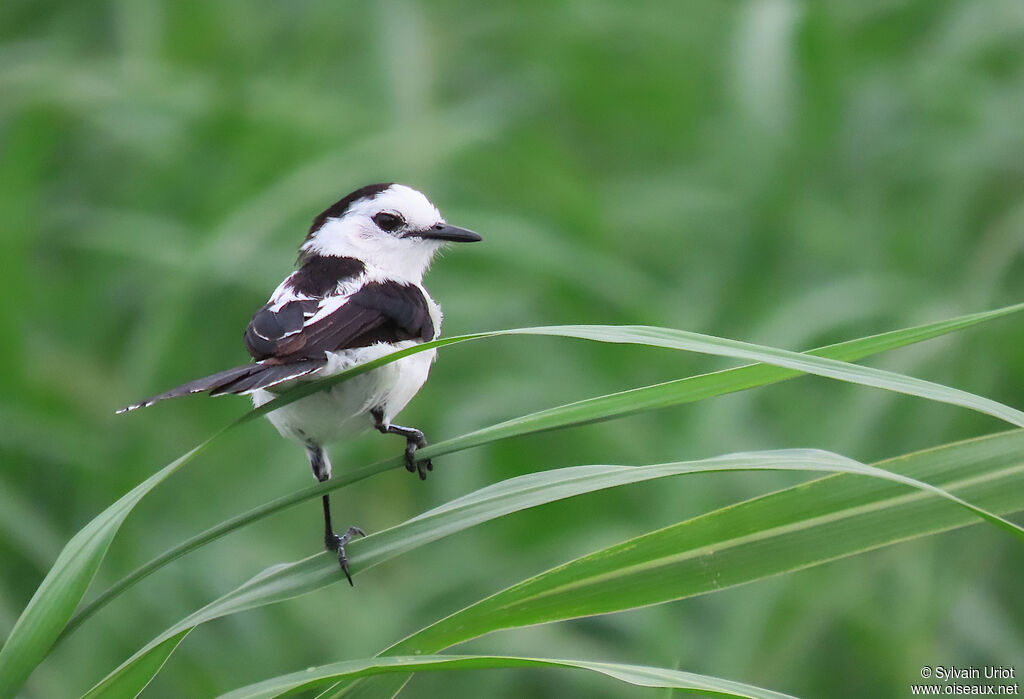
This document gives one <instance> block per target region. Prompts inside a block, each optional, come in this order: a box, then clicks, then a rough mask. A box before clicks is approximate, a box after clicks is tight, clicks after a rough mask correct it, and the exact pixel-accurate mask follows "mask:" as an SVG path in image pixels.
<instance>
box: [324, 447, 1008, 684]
mask: <svg viewBox="0 0 1024 699" xmlns="http://www.w3.org/2000/svg"><path fill="white" fill-rule="evenodd" d="M879 466H881V467H884V468H885V469H886V470H888V471H892V472H899V473H901V474H904V475H906V476H909V477H913V478H915V479H917V480H920V479H922V478H927V479H928V480H929V481H931V482H933V483H939V484H940V485H941V487H942V488H944V489H945V490H947V491H953V492H956V493H957V494H958V495H959V496H960V497H962V498H964V499H967V500H969V501H971V502H973V503H975V504H977V505H979V506H981V507H984V508H985V509H987V510H990V511H995V512H1001V513H1006V512H1012V511H1017V510H1020V509H1022V508H1024V431H1020V430H1015V431H1013V432H1008V433H1003V434H1000V435H993V436H990V437H984V438H980V439H974V440H969V441H966V442H960V443H957V444H952V445H947V446H944V447H939V448H936V449H929V450H926V451H923V452H917V453H914V454H908V455H906V456H902V457H898V458H896V459H891V460H888V461H884V462H881V463H880V464H879ZM972 519H973V516H972V515H970V514H969V513H968V512H967V511H966V510H965V509H963V508H951V507H948V506H947V505H946V503H944V502H942V501H941V500H940V499H938V498H934V497H930V496H929V495H928V494H926V493H925V492H924V491H917V492H907V491H906V489H905V488H902V487H901V486H899V485H896V484H893V483H887V482H884V481H882V480H879V479H870V480H869V479H852V478H850V477H849V476H848V475H835V476H829V477H826V478H822V479H818V480H816V481H812V482H810V483H805V484H802V485H799V486H796V487H793V488H789V489H786V490H782V491H778V492H776V493H772V494H770V495H766V496H762V497H759V498H756V499H754V500H749V501H747V502H744V503H740V504H737V505H733V506H731V507H727V508H724V509H721V510H716V511H714V512H710V513H708V514H705V515H701V516H699V517H695V518H693V519H690V520H687V521H684V522H681V523H679V524H676V525H673V526H671V527H667V528H665V529H662V530H659V531H656V532H651V533H649V534H645V535H643V536H640V537H637V538H635V539H631V540H629V541H626V542H623V543H621V544H618V545H616V546H612V547H609V548H606V549H603V550H601V551H598V552H595V553H592V554H590V555H587V556H584V557H582V558H579V559H577V560H575V561H572V562H570V563H567V564H565V565H562V566H559V567H557V568H553V569H551V570H548V571H547V572H545V573H542V574H540V575H537V576H535V577H532V578H529V579H527V580H524V581H523V582H521V583H519V584H517V585H513V586H512V587H509V588H506V589H505V590H503V591H501V592H499V593H497V594H495V595H493V596H491V597H488V598H485V599H483V600H481V601H480V602H477V603H476V604H474V605H471V606H469V607H466V608H464V609H462V610H461V611H458V612H456V613H454V614H452V615H451V616H448V617H446V618H444V619H441V620H440V621H438V622H436V623H434V624H432V625H430V626H428V627H426V628H424V629H422V630H420V631H418V632H416V633H415V634H413V635H411V636H409V637H408V638H406V639H404V640H403V641H400V642H399V643H397V644H395V645H393V646H392V647H390V648H388V649H387V650H385V651H384V652H383V653H382V654H384V655H416V654H422V653H437V652H440V651H441V650H443V649H445V648H448V647H451V646H453V645H456V644H458V643H462V642H464V641H468V640H470V639H473V638H478V637H480V636H483V635H485V634H488V633H491V632H493V631H497V630H501V629H509V628H517V627H522V626H527V625H532V624H541V623H549V622H553V621H561V620H565V619H572V618H578V617H584V616H592V615H597V614H607V613H611V612H617V611H623V610H627V609H635V608H637V607H642V606H648V605H652V604H660V603H663V602H668V601H671V600H677V599H683V598H685V597H690V596H693V595H699V594H705V593H709V592H715V591H717V590H721V589H725V588H728V587H731V586H734V585H740V584H743V583H746V582H751V581H753V580H759V579H763V578H766V577H770V576H773V575H778V574H780V573H784V572H789V571H795V570H800V569H803V568H807V567H810V566H814V565H818V564H821V563H824V562H827V561H831V560H835V559H837V558H842V557H846V556H851V555H854V554H857V553H861V552H864V551H869V550H871V549H875V548H879V547H881V546H886V545H889V544H892V543H896V542H899V541H905V540H907V539H911V538H916V537H920V536H924V535H926V534H932V533H936V532H940V531H945V530H947V529H951V528H954V527H958V526H963V525H965V524H968V523H970V522H971V521H972ZM407 680H408V676H405V677H403V676H398V675H396V676H388V677H378V678H373V679H368V680H360V681H356V682H355V683H354V684H352V685H350V686H347V687H344V686H342V687H338V688H336V689H334V690H329V691H327V692H325V693H324V694H323V695H322V696H341V695H344V696H346V697H384V696H393V694H394V693H395V692H397V691H398V690H399V689H401V687H402V686H403V684H404V683H405V682H406V681H407Z"/></svg>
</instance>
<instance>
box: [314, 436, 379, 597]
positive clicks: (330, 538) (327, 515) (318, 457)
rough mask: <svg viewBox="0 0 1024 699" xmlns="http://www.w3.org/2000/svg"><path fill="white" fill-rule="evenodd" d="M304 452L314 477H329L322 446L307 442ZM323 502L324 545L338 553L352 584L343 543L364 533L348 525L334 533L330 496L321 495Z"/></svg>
mask: <svg viewBox="0 0 1024 699" xmlns="http://www.w3.org/2000/svg"><path fill="white" fill-rule="evenodd" d="M306 453H307V454H308V455H309V463H310V465H311V466H312V467H313V475H314V476H316V479H317V480H318V481H320V482H321V483H323V482H324V481H326V480H327V479H328V478H330V477H331V462H330V460H329V459H328V458H327V453H326V452H325V451H324V448H323V447H322V446H320V445H318V444H307V445H306ZM323 503H324V547H325V548H326V549H327V550H328V551H336V552H337V553H338V565H340V566H341V572H342V573H344V574H345V577H346V578H348V584H349V585H353V582H352V575H351V574H350V573H349V568H348V556H346V555H345V544H347V543H348V542H349V541H351V540H352V537H353V536H356V535H358V536H366V533H365V532H364V531H363V530H362V529H360V528H359V527H349V528H348V530H347V531H346V532H345V533H344V534H342V535H340V536H339V535H338V534H335V533H334V527H332V526H331V496H330V495H329V494H327V493H324V495H323Z"/></svg>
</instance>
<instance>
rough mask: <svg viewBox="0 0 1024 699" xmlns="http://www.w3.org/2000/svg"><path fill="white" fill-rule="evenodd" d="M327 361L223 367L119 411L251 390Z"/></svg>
mask: <svg viewBox="0 0 1024 699" xmlns="http://www.w3.org/2000/svg"><path fill="white" fill-rule="evenodd" d="M326 363H327V360H326V359H306V360H303V361H300V362H289V363H288V364H264V363H263V362H256V363H255V364H247V365H245V366H240V367H235V368H234V369H228V370H226V371H220V372H217V373H216V374H211V375H210V376H204V377H203V378H201V379H196V380H195V381H189V382H188V383H186V384H182V385H181V386H178V387H177V388H172V389H171V390H170V391H166V392H164V393H161V394H159V395H156V396H153V397H152V398H147V399H146V400H142V401H139V402H138V403H132V404H131V405H129V406H127V407H124V408H121V409H120V410H118V411H117V412H118V414H120V413H126V412H128V411H130V410H137V409H138V408H148V407H149V406H151V405H153V404H154V403H156V402H158V401H162V400H166V399H167V398H178V397H179V396H187V395H189V394H191V393H204V392H206V391H209V393H210V395H211V396H223V395H225V394H229V393H234V394H242V393H250V392H251V391H255V390H257V389H260V388H269V387H270V386H273V385H275V384H279V383H283V382H285V381H289V380H291V379H297V378H299V377H300V376H305V375H306V374H309V373H311V372H314V371H316V370H317V369H319V368H321V367H322V366H324V364H326Z"/></svg>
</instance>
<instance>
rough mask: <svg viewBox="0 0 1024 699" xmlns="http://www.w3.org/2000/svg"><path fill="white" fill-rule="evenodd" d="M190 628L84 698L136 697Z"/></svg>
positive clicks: (101, 684) (166, 640) (165, 641)
mask: <svg viewBox="0 0 1024 699" xmlns="http://www.w3.org/2000/svg"><path fill="white" fill-rule="evenodd" d="M189 631H190V630H185V631H182V632H180V633H177V634H175V635H173V636H171V637H170V638H167V639H165V640H164V641H163V642H162V643H160V644H159V645H158V646H156V647H155V648H153V649H151V650H150V652H149V653H147V654H146V657H145V659H144V660H143V661H142V662H140V663H139V664H137V665H135V666H134V667H132V668H130V669H129V670H128V671H126V672H124V673H119V674H117V675H111V676H110V677H108V678H107V679H106V680H104V681H103V682H101V683H100V684H98V685H96V686H95V687H93V688H92V689H90V690H89V692H88V693H87V694H86V695H85V696H84V697H83V698H82V699H93V697H101V696H107V697H134V696H137V695H138V694H139V692H141V691H142V690H143V689H145V688H146V686H147V685H148V684H149V683H150V682H152V681H153V678H154V677H156V675H157V673H158V672H160V668H162V667H163V666H164V663H166V662H167V659H168V658H169V657H171V653H173V652H174V649H175V648H177V647H178V646H179V645H180V644H181V642H182V641H184V640H185V636H188V634H189Z"/></svg>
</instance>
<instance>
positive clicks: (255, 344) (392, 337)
mask: <svg viewBox="0 0 1024 699" xmlns="http://www.w3.org/2000/svg"><path fill="white" fill-rule="evenodd" d="M479 240H481V237H480V235H478V234H477V233H474V232H473V231H470V230H467V229H465V228H459V227H458V226H453V225H449V224H448V223H447V222H446V221H445V219H444V218H443V217H442V216H441V213H440V212H439V211H438V209H437V207H435V206H434V205H433V204H432V203H431V202H430V200H429V199H427V197H426V196H425V195H423V194H422V193H421V192H419V191H417V190H415V189H413V188H411V187H408V186H405V185H402V184H396V183H394V182H387V183H380V184H371V185H367V186H365V187H360V188H359V189H356V190H355V191H353V192H351V193H349V194H347V195H345V196H344V197H342V198H341V199H339V200H338V201H336V202H335V203H334V204H331V206H329V207H328V208H327V209H325V210H324V211H322V212H321V213H319V214H318V215H317V216H316V217H315V218H314V219H313V223H312V225H311V226H310V227H309V232H308V233H307V235H306V238H305V240H304V241H303V242H302V244H301V245H300V246H299V255H298V259H297V261H296V269H295V271H293V272H292V273H291V274H289V275H288V276H287V277H286V278H285V279H284V281H282V282H281V283H280V284H279V285H278V287H277V288H276V289H275V290H274V292H273V294H271V296H270V299H269V300H268V301H267V303H266V304H264V305H263V306H262V307H261V308H260V309H259V310H257V311H256V313H255V314H254V315H253V317H252V320H251V321H249V325H248V326H247V327H246V329H245V332H244V333H243V340H244V343H245V347H246V349H247V350H248V352H249V355H250V356H251V357H252V362H251V363H249V364H245V365H243V366H238V367H235V368H232V369H227V370H225V371H220V372H217V373H216V374H211V375H210V376H204V377H203V378H201V379H196V380H194V381H189V382H188V383H185V384H182V385H180V386H177V387H175V388H172V389H171V390H169V391H165V392H164V393H160V394H158V395H155V396H152V397H151V398H147V399H145V400H142V401H139V402H137V403H133V404H131V405H129V406H127V407H124V408H122V409H120V410H118V411H117V412H118V413H125V412H129V411H132V410H136V409H138V408H144V407H149V406H151V405H153V404H154V403H157V402H159V401H162V400H166V399H169V398H177V397H180V396H186V395H189V394H194V393H204V392H205V393H208V394H209V395H211V396H222V395H229V394H234V395H249V396H250V397H251V398H252V401H253V404H254V405H255V406H256V407H259V406H261V405H263V404H265V403H267V402H269V401H271V400H273V399H274V398H275V397H277V396H278V395H279V394H281V393H284V392H286V391H288V390H289V389H291V388H293V387H295V386H296V385H299V384H301V383H303V382H306V381H310V380H313V379H319V378H322V377H326V376H331V375H333V374H337V373H338V372H341V371H344V370H345V369H348V368H350V367H353V366H356V365H358V364H362V363H364V362H368V361H371V360H373V359H376V358H378V357H381V356H384V355H386V354H390V353H391V352H394V351H396V350H401V349H405V348H407V347H412V346H415V345H418V344H421V343H424V342H428V341H430V340H434V339H436V338H437V337H438V336H439V334H440V330H441V320H442V314H441V307H440V306H439V305H438V304H437V302H435V301H434V299H433V298H431V296H430V294H429V293H427V290H426V288H424V286H423V274H424V273H425V272H426V271H427V269H428V268H429V267H430V263H431V261H432V260H433V258H434V256H435V254H436V253H437V252H438V251H439V250H440V249H441V248H442V247H444V246H446V245H447V244H449V243H469V242H476V241H479ZM435 358H436V351H435V350H433V349H430V350H426V351H422V352H419V353H417V354H413V355H410V356H407V357H404V358H402V359H400V360H398V361H396V362H393V363H390V364H386V365H384V366H382V367H379V368H377V369H374V370H372V371H370V372H367V373H365V374H361V375H358V376H356V377H355V378H353V379H351V380H349V381H347V382H343V383H340V384H336V385H334V386H331V387H330V388H327V389H325V390H323V391H320V392H317V393H313V394H311V395H309V396H307V397H304V398H302V399H300V400H297V401H295V402H293V403H290V404H288V405H285V406H283V407H281V408H278V409H277V410H273V411H272V412H270V413H268V414H267V418H268V419H269V420H270V422H271V423H272V424H273V425H274V427H275V428H277V431H278V432H279V433H280V434H281V435H282V436H283V437H286V438H288V439H290V440H293V441H296V442H298V443H300V444H301V445H302V446H303V447H305V450H306V455H307V457H308V458H309V463H310V466H311V467H312V469H313V475H314V476H316V478H317V480H319V481H320V482H323V481H326V480H328V479H329V478H330V477H331V474H332V470H333V469H332V465H331V461H330V459H329V458H328V455H327V452H326V450H325V445H327V444H329V443H331V442H336V441H338V440H342V439H346V438H351V437H353V436H355V435H358V434H359V433H362V432H365V431H367V430H369V429H371V428H376V429H377V430H378V431H380V432H382V433H384V434H393V435H398V436H400V437H404V438H405V440H406V445H405V452H404V458H405V467H406V469H408V470H409V471H410V472H411V473H416V474H418V475H419V477H420V479H426V477H427V472H428V471H431V470H432V469H433V464H432V463H431V460H430V459H417V458H416V450H417V449H420V448H422V447H423V446H425V445H426V444H427V440H426V438H425V436H424V434H423V432H422V431H420V430H419V429H416V428H414V427H403V426H401V425H397V424H395V423H394V422H393V420H394V419H395V417H396V416H397V415H398V413H399V412H400V411H401V410H402V409H403V408H404V407H405V406H406V405H407V404H408V403H409V401H410V400H412V398H413V396H415V395H416V393H417V392H418V391H419V390H420V388H421V387H422V386H423V384H424V382H426V380H427V376H428V374H429V372H430V367H431V365H432V364H433V362H434V360H435ZM322 502H323V516H324V546H325V548H326V549H327V550H328V551H333V552H335V553H336V554H337V558H338V564H339V566H340V567H341V571H342V572H343V573H344V574H345V577H346V578H347V579H348V582H349V584H350V585H352V584H353V583H352V575H351V571H350V566H349V561H348V556H347V555H346V553H345V545H346V544H347V543H348V542H349V541H351V539H352V538H353V537H354V536H365V535H366V534H365V532H364V531H363V530H362V529H361V528H359V527H356V526H351V527H348V529H347V530H346V531H345V532H344V533H342V534H339V533H337V532H336V531H335V530H334V528H333V525H332V523H331V503H330V495H329V494H324V495H323V497H322Z"/></svg>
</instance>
